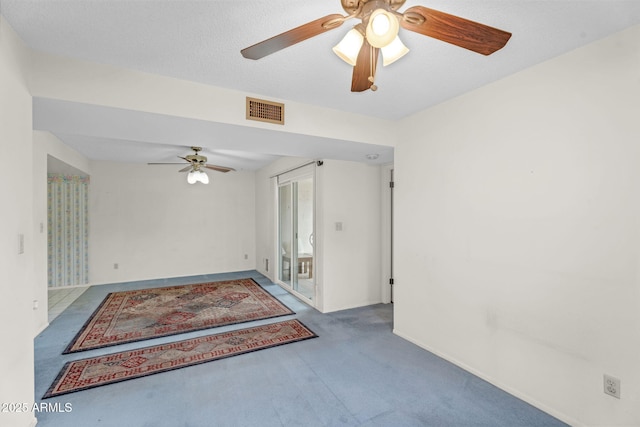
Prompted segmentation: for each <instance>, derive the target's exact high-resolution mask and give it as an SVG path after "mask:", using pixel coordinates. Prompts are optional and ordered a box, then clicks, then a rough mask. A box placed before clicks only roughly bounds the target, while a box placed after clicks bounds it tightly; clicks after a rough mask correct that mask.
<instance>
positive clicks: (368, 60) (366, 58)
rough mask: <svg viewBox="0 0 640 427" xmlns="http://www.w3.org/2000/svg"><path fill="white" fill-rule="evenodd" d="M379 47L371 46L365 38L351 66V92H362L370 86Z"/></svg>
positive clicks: (374, 72) (374, 73)
mask: <svg viewBox="0 0 640 427" xmlns="http://www.w3.org/2000/svg"><path fill="white" fill-rule="evenodd" d="M379 51H380V49H378V48H376V47H373V46H371V45H370V44H369V42H367V40H366V39H365V40H364V42H363V43H362V47H361V48H360V52H359V53H358V59H357V60H356V65H355V67H353V77H352V78H351V92H364V91H365V90H367V89H369V88H371V86H372V85H373V81H372V80H373V79H371V80H370V79H369V77H375V75H376V66H377V64H378V53H379Z"/></svg>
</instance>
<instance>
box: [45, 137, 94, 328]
mask: <svg viewBox="0 0 640 427" xmlns="http://www.w3.org/2000/svg"><path fill="white" fill-rule="evenodd" d="M48 156H53V157H55V158H56V159H58V160H61V161H63V162H65V163H66V164H68V165H70V166H72V167H74V168H76V169H78V170H80V171H82V172H84V173H86V174H87V175H90V168H89V160H88V159H87V158H86V157H84V156H83V155H82V154H80V153H78V152H77V151H75V150H73V149H72V148H70V147H69V146H67V145H65V144H63V143H62V141H60V140H59V139H58V138H56V137H55V136H54V135H52V134H50V133H49V132H42V131H33V212H34V214H33V238H34V242H33V244H34V268H33V271H34V286H33V288H34V293H33V299H34V300H35V301H38V304H39V309H38V310H34V316H35V333H34V334H37V333H38V332H40V331H42V329H44V328H45V327H46V326H47V325H48V324H49V322H48V310H47V300H48V295H47V286H48V276H47V275H48V265H47V256H48V253H47V252H48V242H47V157H48Z"/></svg>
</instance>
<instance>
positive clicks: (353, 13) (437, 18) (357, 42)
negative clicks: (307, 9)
mask: <svg viewBox="0 0 640 427" xmlns="http://www.w3.org/2000/svg"><path fill="white" fill-rule="evenodd" d="M340 1H341V3H342V8H343V9H344V10H345V11H346V12H347V15H346V16H342V15H340V14H331V15H327V16H325V17H323V18H319V19H316V20H315V21H311V22H309V23H306V24H304V25H301V26H299V27H296V28H293V29H291V30H289V31H286V32H284V33H282V34H279V35H277V36H274V37H271V38H269V39H267V40H264V41H261V42H259V43H256V44H254V45H253V46H249V47H247V48H245V49H242V50H241V51H240V52H241V53H242V56H244V57H245V58H248V59H260V58H263V57H265V56H267V55H270V54H272V53H275V52H277V51H279V50H282V49H284V48H287V47H289V46H292V45H294V44H296V43H299V42H302V41H304V40H307V39H309V38H311V37H314V36H317V35H319V34H322V33H324V32H327V31H329V30H333V29H335V28H338V27H339V26H341V25H342V24H343V23H344V22H345V21H347V20H348V19H351V18H356V19H359V20H360V21H361V22H360V23H358V24H356V25H355V26H354V27H353V28H352V29H351V30H350V31H349V32H348V33H347V34H346V35H345V37H344V39H342V41H341V42H340V43H338V44H337V45H336V46H335V47H334V48H333V51H334V52H335V53H336V54H337V55H338V56H339V57H340V58H341V59H343V60H344V61H345V62H347V63H348V64H349V65H352V66H353V76H352V80H351V91H352V92H363V91H365V90H367V89H371V90H373V91H375V90H376V89H377V87H376V85H375V83H374V81H375V74H376V66H377V63H378V56H379V54H380V53H382V57H383V65H384V66H386V65H389V64H391V63H393V62H395V61H396V60H398V59H400V58H401V57H403V56H404V55H405V54H406V53H407V52H409V49H407V48H406V46H404V44H403V43H402V41H400V38H399V37H398V30H399V27H402V28H404V29H405V30H409V31H414V32H416V33H419V34H422V35H425V36H428V37H433V38H435V39H438V40H442V41H445V42H447V43H451V44H454V45H456V46H460V47H462V48H465V49H468V50H471V51H473V52H477V53H480V54H483V55H490V54H492V53H493V52H495V51H497V50H499V49H501V48H502V47H504V45H505V44H506V43H507V41H508V40H509V38H510V37H511V33H508V32H506V31H502V30H499V29H497V28H493V27H489V26H487V25H484V24H480V23H477V22H473V21H470V20H468V19H464V18H460V17H458V16H455V15H450V14H448V13H444V12H439V11H437V10H434V9H429V8H426V7H424V6H413V7H410V8H409V9H407V10H406V11H404V12H403V13H401V12H398V9H399V8H400V7H401V6H402V5H403V4H404V2H405V0H340Z"/></svg>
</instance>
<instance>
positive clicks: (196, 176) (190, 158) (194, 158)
mask: <svg viewBox="0 0 640 427" xmlns="http://www.w3.org/2000/svg"><path fill="white" fill-rule="evenodd" d="M191 149H192V150H193V151H194V153H193V154H188V155H186V156H184V157H183V156H178V158H180V159H182V160H184V161H186V162H187V163H189V165H188V166H186V167H184V168H182V169H180V170H179V171H178V172H187V171H189V174H188V175H187V182H188V183H189V184H195V183H196V182H202V183H203V184H208V183H209V177H208V176H207V174H206V173H205V172H204V171H203V170H202V168H207V169H211V170H214V171H217V172H223V173H226V172H229V171H235V169H233V168H229V167H226V166H217V165H210V164H208V163H207V157H206V156H203V155H201V154H199V153H200V151H202V147H191ZM148 164H150V165H176V164H183V163H148Z"/></svg>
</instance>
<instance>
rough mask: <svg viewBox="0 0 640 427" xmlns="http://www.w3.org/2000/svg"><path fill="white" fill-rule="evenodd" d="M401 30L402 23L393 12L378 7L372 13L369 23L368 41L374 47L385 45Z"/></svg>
mask: <svg viewBox="0 0 640 427" xmlns="http://www.w3.org/2000/svg"><path fill="white" fill-rule="evenodd" d="M399 30H400V23H399V22H398V18H396V17H395V15H394V14H393V13H391V12H389V11H386V10H384V9H376V10H374V11H373V12H372V13H371V16H370V17H369V22H368V23H367V31H366V37H367V41H368V42H369V44H370V45H371V46H373V47H378V48H382V47H385V46H387V45H388V44H389V43H391V42H393V40H394V39H395V38H396V37H397V36H398V31H399Z"/></svg>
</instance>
